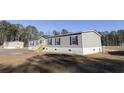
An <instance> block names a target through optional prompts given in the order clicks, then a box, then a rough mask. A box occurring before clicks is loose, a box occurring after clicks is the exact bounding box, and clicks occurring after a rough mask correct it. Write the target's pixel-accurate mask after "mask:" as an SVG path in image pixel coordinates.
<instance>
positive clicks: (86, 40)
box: [82, 32, 101, 48]
mask: <svg viewBox="0 0 124 93" xmlns="http://www.w3.org/2000/svg"><path fill="white" fill-rule="evenodd" d="M82 40H83V47H84V48H90V47H101V37H100V36H99V35H97V34H96V33H94V32H89V33H82Z"/></svg>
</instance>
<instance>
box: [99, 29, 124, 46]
mask: <svg viewBox="0 0 124 93" xmlns="http://www.w3.org/2000/svg"><path fill="white" fill-rule="evenodd" d="M99 33H100V34H101V35H102V37H101V39H102V45H105V46H122V45H124V30H117V31H103V32H99Z"/></svg>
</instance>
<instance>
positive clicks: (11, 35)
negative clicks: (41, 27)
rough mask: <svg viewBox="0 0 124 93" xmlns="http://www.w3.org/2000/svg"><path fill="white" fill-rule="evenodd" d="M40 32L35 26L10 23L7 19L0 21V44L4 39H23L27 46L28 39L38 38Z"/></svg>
mask: <svg viewBox="0 0 124 93" xmlns="http://www.w3.org/2000/svg"><path fill="white" fill-rule="evenodd" d="M40 36H41V32H39V31H38V29H37V28H36V27H35V26H32V25H28V26H26V27H24V26H23V25H22V24H12V23H10V22H8V21H0V45H2V44H3V43H4V42H6V41H23V42H24V45H25V46H28V42H29V41H30V40H34V39H38V38H39V37H40Z"/></svg>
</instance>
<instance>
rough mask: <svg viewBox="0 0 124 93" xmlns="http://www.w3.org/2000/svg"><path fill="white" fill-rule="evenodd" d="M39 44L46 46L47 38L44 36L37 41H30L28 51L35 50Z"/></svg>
mask: <svg viewBox="0 0 124 93" xmlns="http://www.w3.org/2000/svg"><path fill="white" fill-rule="evenodd" d="M39 44H44V45H45V38H44V37H43V36H42V37H40V38H39V39H37V40H32V41H29V44H28V49H34V48H35V47H36V46H37V45H39Z"/></svg>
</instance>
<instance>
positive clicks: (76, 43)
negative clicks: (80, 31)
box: [76, 36, 78, 45]
mask: <svg viewBox="0 0 124 93" xmlns="http://www.w3.org/2000/svg"><path fill="white" fill-rule="evenodd" d="M76 44H77V45H78V36H76Z"/></svg>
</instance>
